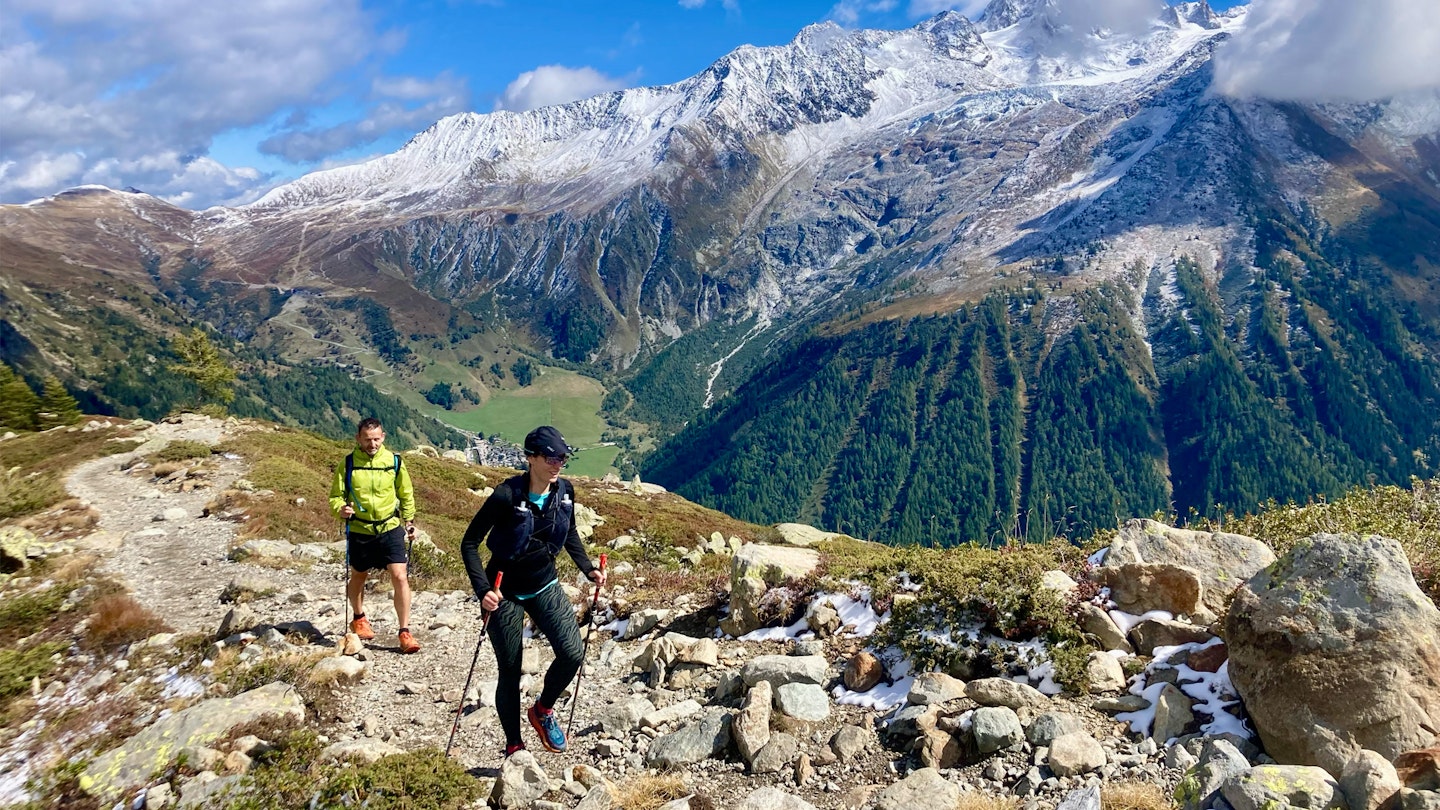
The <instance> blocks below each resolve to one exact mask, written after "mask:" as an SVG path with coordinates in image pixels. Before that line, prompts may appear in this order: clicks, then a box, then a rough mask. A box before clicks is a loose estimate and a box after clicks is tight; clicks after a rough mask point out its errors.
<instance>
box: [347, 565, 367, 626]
mask: <svg viewBox="0 0 1440 810" xmlns="http://www.w3.org/2000/svg"><path fill="white" fill-rule="evenodd" d="M366 576H367V573H366V572H364V571H359V570H356V569H354V568H351V569H350V581H349V582H347V583H345V596H346V597H348V598H349V599H350V617H351V618H355V617H357V616H363V615H365V605H364V604H363V603H364V600H365V577H366Z"/></svg>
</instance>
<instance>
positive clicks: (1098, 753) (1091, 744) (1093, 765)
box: [1050, 731, 1105, 779]
mask: <svg viewBox="0 0 1440 810" xmlns="http://www.w3.org/2000/svg"><path fill="white" fill-rule="evenodd" d="M1103 767H1105V749H1104V748H1101V747H1100V743H1098V742H1096V741H1095V738H1094V737H1091V736H1090V735H1089V734H1087V733H1085V732H1083V731H1074V732H1071V733H1069V734H1062V735H1060V736H1059V737H1056V738H1055V739H1054V740H1052V741H1051V743H1050V770H1052V771H1054V772H1055V775H1056V776H1058V777H1060V778H1062V779H1063V778H1065V777H1067V776H1077V775H1079V774H1082V773H1089V772H1090V771H1098V770H1099V769H1101V768H1103Z"/></svg>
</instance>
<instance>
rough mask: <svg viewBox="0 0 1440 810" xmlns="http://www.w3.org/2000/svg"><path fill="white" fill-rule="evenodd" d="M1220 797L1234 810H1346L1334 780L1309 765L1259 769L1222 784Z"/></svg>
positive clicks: (1252, 769)
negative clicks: (1298, 809)
mask: <svg viewBox="0 0 1440 810" xmlns="http://www.w3.org/2000/svg"><path fill="white" fill-rule="evenodd" d="M1220 795H1221V796H1224V797H1225V801H1227V802H1229V803H1230V806H1231V807H1233V808H1235V810H1274V808H1280V807H1303V808H1307V809H1308V810H1346V809H1345V797H1344V796H1343V795H1342V794H1341V793H1340V786H1339V785H1338V784H1336V783H1335V779H1334V777H1332V776H1330V774H1328V773H1326V772H1325V771H1324V769H1322V768H1315V767H1311V766H1306V765H1256V766H1255V767H1253V768H1251V769H1250V770H1248V771H1246V772H1245V773H1242V774H1237V775H1235V776H1232V777H1230V778H1228V779H1226V780H1225V781H1224V782H1222V783H1221V784H1220Z"/></svg>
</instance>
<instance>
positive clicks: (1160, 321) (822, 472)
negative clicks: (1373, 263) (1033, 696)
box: [644, 228, 1440, 545]
mask: <svg viewBox="0 0 1440 810" xmlns="http://www.w3.org/2000/svg"><path fill="white" fill-rule="evenodd" d="M1264 233H1265V238H1266V241H1265V242H1264V243H1262V245H1261V247H1262V250H1263V252H1262V266H1263V272H1262V273H1260V274H1258V275H1257V274H1254V273H1253V271H1250V270H1241V269H1238V268H1237V269H1233V270H1230V271H1226V270H1225V269H1223V268H1222V269H1221V271H1220V272H1219V273H1218V274H1217V273H1209V272H1207V271H1204V270H1202V268H1201V267H1200V266H1199V265H1198V264H1197V263H1196V262H1195V261H1193V260H1192V259H1190V258H1188V257H1181V258H1179V259H1178V260H1176V261H1175V262H1174V263H1173V264H1171V265H1168V266H1157V267H1153V268H1147V267H1145V266H1143V265H1140V264H1137V265H1136V266H1134V267H1132V268H1131V270H1132V273H1131V277H1130V279H1129V282H1130V283H1123V282H1117V283H1111V284H1105V285H1100V286H1097V287H1093V288H1091V289H1088V290H1084V291H1081V292H1078V293H1074V294H1070V295H1060V294H1046V293H1044V292H1042V291H1040V290H1039V289H1038V288H1030V289H1027V290H1025V291H1021V292H1010V293H996V294H992V295H991V296H989V297H988V298H986V299H985V300H983V301H981V302H979V303H977V304H972V305H969V306H965V307H962V308H960V309H958V310H956V311H954V312H952V313H947V314H940V315H933V316H928V317H914V318H909V319H895V320H886V321H881V322H878V323H870V324H868V325H865V326H862V327H859V328H847V329H836V328H833V327H832V328H831V329H830V330H828V331H827V330H817V331H816V332H814V333H812V334H811V336H810V337H808V338H807V339H806V340H804V341H801V342H800V343H799V344H798V345H797V346H796V347H795V348H794V349H793V350H792V351H790V352H788V353H786V354H785V355H784V356H781V357H778V358H776V359H775V360H773V361H772V362H771V363H770V364H769V365H768V366H767V367H765V368H764V369H763V370H762V371H761V372H760V373H759V374H757V375H756V377H755V378H754V379H753V380H752V381H751V382H749V383H747V384H746V385H744V386H742V387H741V388H740V389H738V390H737V391H736V392H735V393H734V395H733V396H731V397H728V398H726V399H725V400H723V401H721V402H720V403H718V404H717V405H716V407H715V408H713V409H712V410H709V411H706V412H704V413H703V414H702V415H701V416H700V417H699V418H698V419H696V420H695V422H694V423H693V424H692V425H691V426H690V427H689V428H687V429H686V430H685V431H682V432H681V433H680V434H678V435H677V436H676V437H675V438H674V439H672V440H671V441H670V442H669V443H668V444H666V445H664V446H662V447H661V448H660V449H659V450H658V451H657V452H656V453H654V454H653V455H652V456H651V457H650V458H649V459H648V460H647V463H646V464H645V465H644V473H645V475H646V477H647V478H648V479H651V480H655V481H657V482H658V483H661V484H665V485H666V486H669V487H671V488H673V489H675V490H676V491H678V492H679V493H681V494H683V495H685V496H686V497H688V498H691V499H693V500H696V501H699V502H702V503H706V504H708V505H711V506H714V507H715V508H718V509H721V510H722V511H725V512H728V513H730V514H733V515H736V516H737V517H741V518H743V519H746V520H752V521H757V522H769V521H781V520H801V521H807V522H812V523H815V524H817V525H821V526H824V527H826V528H829V529H835V530H840V531H844V532H847V533H849V534H852V535H856V536H860V537H866V538H872V539H877V540H884V541H887V542H892V543H915V542H921V543H935V544H942V545H954V544H958V543H964V542H971V541H977V542H987V543H993V542H997V541H999V540H1002V539H1004V538H1006V537H1011V536H1021V537H1026V538H1029V539H1043V538H1048V537H1050V536H1053V535H1056V534H1070V535H1073V534H1076V533H1084V532H1089V531H1093V530H1095V529H1098V528H1104V527H1108V526H1114V525H1115V524H1116V522H1117V521H1118V520H1123V519H1124V518H1125V517H1127V516H1133V515H1145V514H1151V513H1154V512H1157V511H1160V512H1174V513H1176V514H1178V515H1179V516H1181V517H1184V516H1187V515H1190V514H1194V513H1199V514H1204V515H1217V514H1220V513H1223V512H1226V511H1234V512H1245V511H1250V510H1253V509H1254V508H1255V507H1257V506H1258V505H1260V504H1261V503H1262V502H1264V501H1266V500H1268V499H1275V500H1279V501H1297V502H1304V501H1305V500H1307V499H1309V498H1312V497H1315V496H1322V497H1324V496H1334V495H1338V494H1339V493H1340V492H1342V491H1343V490H1344V489H1345V488H1346V487H1348V486H1350V485H1353V484H1357V483H1365V482H1379V483H1405V482H1407V481H1408V480H1409V478H1410V477H1411V476H1412V475H1426V474H1430V473H1431V472H1432V470H1433V467H1432V466H1431V465H1432V460H1434V459H1436V458H1440V456H1437V455H1436V454H1437V453H1440V419H1437V417H1436V416H1435V414H1437V413H1440V363H1437V360H1436V353H1435V349H1434V347H1436V346H1437V345H1440V340H1437V336H1436V335H1435V334H1433V333H1431V332H1429V331H1427V330H1428V327H1427V326H1426V324H1425V321H1424V319H1423V318H1421V317H1419V316H1418V314H1417V313H1415V312H1414V311H1413V308H1411V307H1408V306H1407V305H1406V304H1405V303H1404V301H1403V299H1402V298H1401V297H1399V296H1397V295H1395V294H1394V291H1393V290H1392V289H1390V288H1389V287H1388V284H1389V282H1388V281H1387V280H1386V279H1387V278H1388V277H1387V276H1385V275H1384V274H1381V273H1379V272H1374V271H1368V272H1367V270H1366V268H1365V267H1364V266H1363V263H1360V262H1352V263H1350V264H1349V265H1346V266H1343V267H1342V266H1339V265H1337V264H1336V263H1333V262H1332V261H1330V260H1329V259H1327V258H1326V257H1325V255H1324V254H1321V253H1318V252H1311V253H1309V254H1308V256H1307V261H1304V262H1302V261H1300V260H1299V259H1298V258H1297V253H1296V251H1298V250H1299V249H1300V247H1301V245H1298V244H1296V243H1295V242H1293V241H1291V240H1290V238H1289V237H1288V236H1287V235H1286V233H1285V232H1284V231H1282V230H1280V229H1278V228H1274V229H1271V230H1269V231H1266V232H1264ZM1222 289H1223V290H1225V292H1224V293H1223V294H1222ZM1137 312H1142V313H1145V314H1144V315H1143V316H1142V317H1139V318H1138V319H1137V318H1136V316H1135V314H1134V313H1137Z"/></svg>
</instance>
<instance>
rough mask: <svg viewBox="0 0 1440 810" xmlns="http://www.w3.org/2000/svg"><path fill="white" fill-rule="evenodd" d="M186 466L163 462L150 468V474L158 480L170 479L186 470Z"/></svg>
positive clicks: (179, 463) (177, 462) (173, 462)
mask: <svg viewBox="0 0 1440 810" xmlns="http://www.w3.org/2000/svg"><path fill="white" fill-rule="evenodd" d="M186 466H187V465H185V464H183V463H181V462H179V461H162V462H160V463H158V464H156V465H155V466H153V467H151V468H150V474H151V475H153V476H155V477H156V478H168V477H170V476H171V475H173V474H175V473H177V472H180V471H181V470H183V469H185V467H186Z"/></svg>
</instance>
